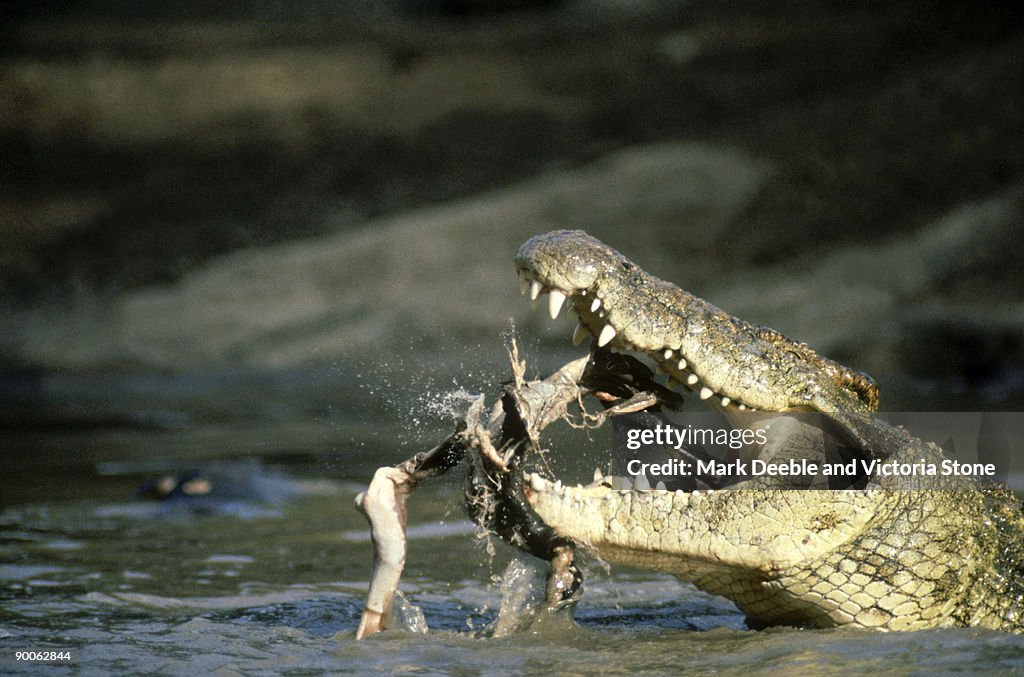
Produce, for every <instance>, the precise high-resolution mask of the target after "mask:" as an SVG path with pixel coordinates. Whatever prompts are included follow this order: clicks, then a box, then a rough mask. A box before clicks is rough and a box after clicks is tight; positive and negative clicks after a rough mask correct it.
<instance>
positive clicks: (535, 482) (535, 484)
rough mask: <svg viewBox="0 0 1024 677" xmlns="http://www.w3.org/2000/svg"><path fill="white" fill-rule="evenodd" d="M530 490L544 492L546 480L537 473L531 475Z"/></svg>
mask: <svg viewBox="0 0 1024 677" xmlns="http://www.w3.org/2000/svg"><path fill="white" fill-rule="evenodd" d="M530 488H531V489H533V490H534V491H544V479H543V478H542V477H541V476H540V475H538V474H537V473H533V474H531V475H530Z"/></svg>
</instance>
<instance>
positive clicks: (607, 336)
mask: <svg viewBox="0 0 1024 677" xmlns="http://www.w3.org/2000/svg"><path fill="white" fill-rule="evenodd" d="M613 338H615V327H613V326H612V325H610V324H606V325H605V326H604V329H602V330H601V335H600V336H598V337H597V347H598V348H604V347H605V346H606V345H608V344H609V343H611V341H612V339H613Z"/></svg>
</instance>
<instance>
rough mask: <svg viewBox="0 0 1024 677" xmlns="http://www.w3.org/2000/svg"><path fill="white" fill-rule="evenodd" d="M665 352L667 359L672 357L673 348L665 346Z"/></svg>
mask: <svg viewBox="0 0 1024 677" xmlns="http://www.w3.org/2000/svg"><path fill="white" fill-rule="evenodd" d="M663 354H664V355H665V359H666V360H670V359H672V349H671V348H665V352H664V353H663Z"/></svg>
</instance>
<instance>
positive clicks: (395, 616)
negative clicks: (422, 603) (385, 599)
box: [391, 590, 430, 635]
mask: <svg viewBox="0 0 1024 677" xmlns="http://www.w3.org/2000/svg"><path fill="white" fill-rule="evenodd" d="M391 622H392V624H393V627H399V628H402V629H403V630H405V631H407V632H414V633H416V634H419V635H425V634H427V633H428V632H429V631H430V628H428V627H427V618H426V616H424V615H423V609H421V608H419V607H418V606H416V605H415V604H413V603H412V602H410V601H409V600H408V598H406V596H405V595H403V594H402V591H401V590H396V591H395V601H394V605H393V606H392V608H391Z"/></svg>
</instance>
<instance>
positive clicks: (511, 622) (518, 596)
mask: <svg viewBox="0 0 1024 677" xmlns="http://www.w3.org/2000/svg"><path fill="white" fill-rule="evenodd" d="M545 573H546V571H545V569H544V567H542V566H541V564H540V562H539V561H538V560H533V559H532V558H531V559H530V560H527V559H524V558H518V557H517V558H515V559H513V560H512V561H511V562H509V563H508V566H507V567H506V568H505V573H504V574H503V575H502V576H501V607H500V609H499V610H498V618H497V620H495V621H494V623H492V624H491V626H490V628H489V631H490V634H491V635H492V636H494V637H506V636H508V635H512V634H515V633H517V632H520V631H522V630H524V629H526V628H527V627H529V626H530V625H531V624H532V623H533V621H534V620H535V619H536V618H537V616H538V614H540V613H541V612H542V611H543V610H544V608H545V604H544V589H545Z"/></svg>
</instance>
